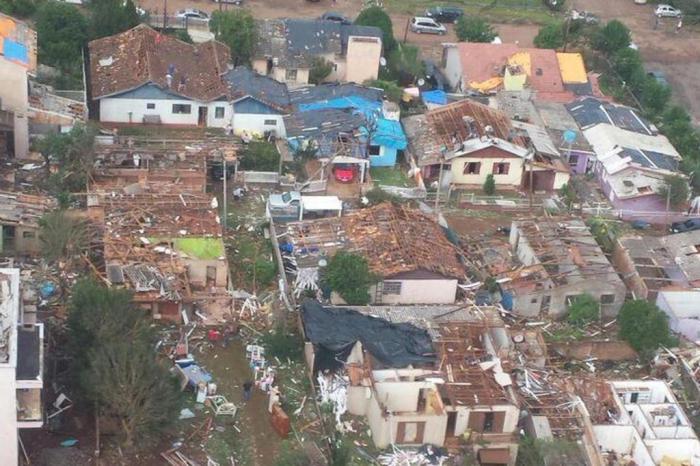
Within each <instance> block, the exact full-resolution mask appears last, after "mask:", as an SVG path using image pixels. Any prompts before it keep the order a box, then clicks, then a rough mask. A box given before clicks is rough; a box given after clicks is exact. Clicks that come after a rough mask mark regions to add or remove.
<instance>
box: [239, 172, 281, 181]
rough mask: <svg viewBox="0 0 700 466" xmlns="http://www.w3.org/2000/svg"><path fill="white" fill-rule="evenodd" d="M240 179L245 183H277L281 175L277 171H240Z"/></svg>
mask: <svg viewBox="0 0 700 466" xmlns="http://www.w3.org/2000/svg"><path fill="white" fill-rule="evenodd" d="M237 176H238V179H239V180H240V181H243V182H244V183H260V184H277V183H279V181H280V175H279V173H277V172H256V171H251V170H246V171H239V172H238V175H237Z"/></svg>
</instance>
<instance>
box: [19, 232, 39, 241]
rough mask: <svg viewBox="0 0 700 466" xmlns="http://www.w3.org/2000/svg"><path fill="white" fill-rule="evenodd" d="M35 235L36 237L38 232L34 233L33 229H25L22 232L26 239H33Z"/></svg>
mask: <svg viewBox="0 0 700 466" xmlns="http://www.w3.org/2000/svg"><path fill="white" fill-rule="evenodd" d="M34 237H36V233H34V232H33V231H23V232H22V238H24V239H31V238H34Z"/></svg>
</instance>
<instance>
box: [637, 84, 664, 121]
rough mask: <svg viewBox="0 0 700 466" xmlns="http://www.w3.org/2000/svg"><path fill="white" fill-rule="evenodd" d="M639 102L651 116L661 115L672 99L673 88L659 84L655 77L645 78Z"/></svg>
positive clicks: (640, 90)
mask: <svg viewBox="0 0 700 466" xmlns="http://www.w3.org/2000/svg"><path fill="white" fill-rule="evenodd" d="M638 92H639V94H640V95H639V100H640V101H641V103H642V106H643V107H644V109H645V110H646V111H647V112H649V113H651V115H653V116H656V115H660V114H661V113H662V112H663V111H664V109H665V108H666V104H668V101H669V99H670V98H671V88H670V87H668V86H666V85H664V84H661V83H660V82H658V81H657V80H656V79H655V78H654V77H653V76H645V79H644V80H643V81H642V85H641V88H639V90H638Z"/></svg>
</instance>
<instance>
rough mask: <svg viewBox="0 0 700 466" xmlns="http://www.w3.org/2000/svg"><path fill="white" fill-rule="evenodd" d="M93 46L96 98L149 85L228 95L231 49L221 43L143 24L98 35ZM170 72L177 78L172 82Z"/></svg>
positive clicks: (211, 96)
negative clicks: (182, 37)
mask: <svg viewBox="0 0 700 466" xmlns="http://www.w3.org/2000/svg"><path fill="white" fill-rule="evenodd" d="M88 49H89V51H90V62H89V65H90V70H89V76H88V78H89V81H90V83H89V84H90V95H91V98H92V99H100V98H103V97H109V96H114V95H118V94H120V93H123V92H126V91H130V90H133V89H136V88H139V87H141V86H143V85H146V84H154V85H156V86H158V87H159V88H160V89H162V90H163V91H165V92H167V93H170V94H173V95H176V96H182V97H185V98H188V99H194V100H200V101H211V100H215V99H218V98H220V97H224V96H227V95H228V86H227V85H226V83H224V81H223V79H222V78H221V75H222V74H224V73H225V72H226V71H227V69H228V68H227V67H228V62H229V61H230V58H231V57H230V55H231V53H230V51H229V48H228V47H227V46H226V45H224V44H222V43H221V42H216V41H209V42H204V43H201V44H195V45H192V44H188V43H186V42H182V41H181V40H179V39H176V38H175V37H173V36H171V35H168V34H161V33H159V32H158V31H156V30H155V29H152V28H151V27H149V26H147V25H145V24H140V25H138V26H136V27H135V28H133V29H129V30H128V31H125V32H122V33H119V34H116V35H113V36H109V37H104V38H101V39H96V40H93V41H91V42H90V43H89V44H88ZM166 75H170V76H171V77H172V80H171V85H168V79H167V78H166Z"/></svg>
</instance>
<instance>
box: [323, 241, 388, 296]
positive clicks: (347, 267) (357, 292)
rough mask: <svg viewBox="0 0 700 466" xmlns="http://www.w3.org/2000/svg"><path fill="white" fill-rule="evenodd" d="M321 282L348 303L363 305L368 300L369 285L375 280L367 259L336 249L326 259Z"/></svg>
mask: <svg viewBox="0 0 700 466" xmlns="http://www.w3.org/2000/svg"><path fill="white" fill-rule="evenodd" d="M323 282H324V283H325V284H326V285H327V286H329V287H330V289H331V290H333V291H335V292H336V293H338V294H339V295H340V296H341V297H342V298H343V299H344V300H345V302H347V303H348V304H351V305H356V306H364V305H366V304H368V303H369V302H370V295H369V292H368V290H369V287H370V285H374V284H375V283H376V282H377V279H376V277H375V276H374V274H372V273H370V271H369V265H368V264H367V260H366V259H365V258H364V257H362V256H359V255H357V254H353V253H350V252H345V251H338V252H337V253H335V255H334V256H333V257H332V258H331V259H330V260H329V261H328V266H327V267H326V270H325V273H324V277H323Z"/></svg>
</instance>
